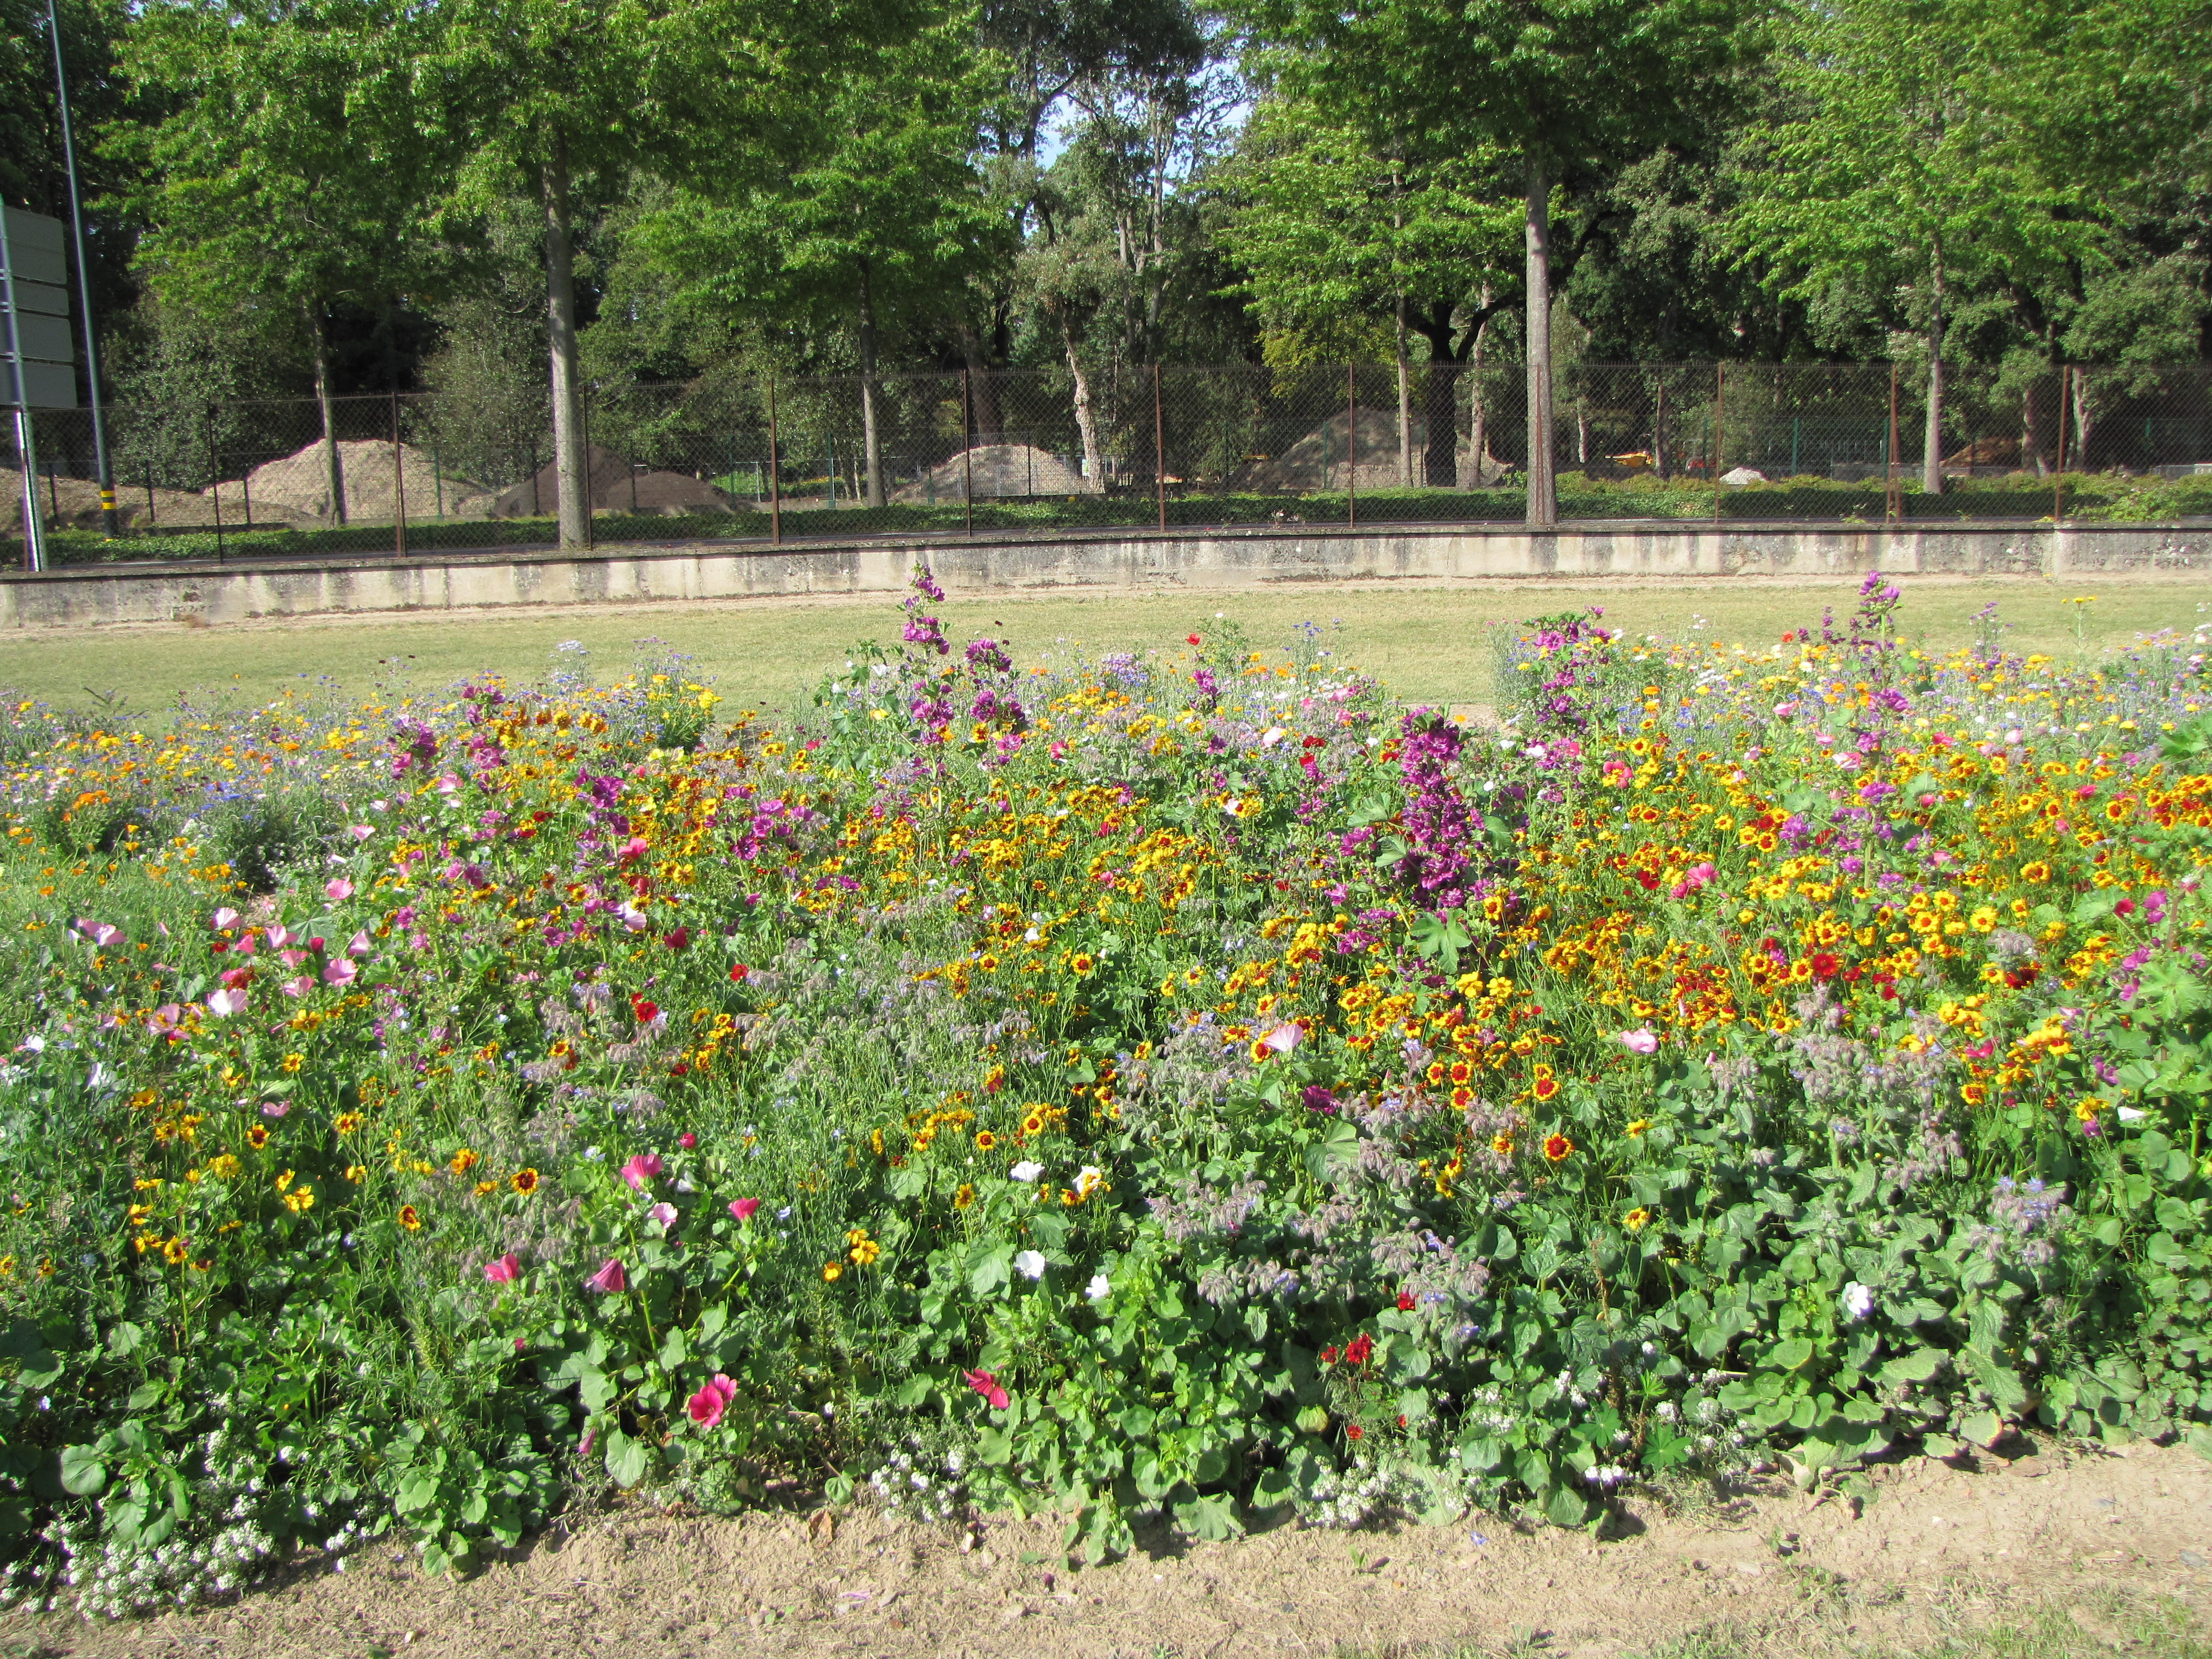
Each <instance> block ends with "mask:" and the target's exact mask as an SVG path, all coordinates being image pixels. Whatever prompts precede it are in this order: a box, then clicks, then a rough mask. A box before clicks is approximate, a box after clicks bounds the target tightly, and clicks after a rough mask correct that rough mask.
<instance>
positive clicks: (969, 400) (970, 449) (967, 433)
mask: <svg viewBox="0 0 2212 1659" xmlns="http://www.w3.org/2000/svg"><path fill="white" fill-rule="evenodd" d="M968 373H969V372H968V371H967V370H966V369H964V368H963V369H962V370H961V371H960V508H961V512H962V513H963V514H964V515H965V521H966V524H967V526H968V534H969V537H970V538H973V537H974V536H975V391H974V388H973V387H972V386H969V383H968Z"/></svg>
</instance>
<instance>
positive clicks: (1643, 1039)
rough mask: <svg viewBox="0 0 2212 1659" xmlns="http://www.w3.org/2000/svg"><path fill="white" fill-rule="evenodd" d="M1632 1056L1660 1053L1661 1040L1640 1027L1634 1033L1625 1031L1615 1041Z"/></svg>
mask: <svg viewBox="0 0 2212 1659" xmlns="http://www.w3.org/2000/svg"><path fill="white" fill-rule="evenodd" d="M1613 1041H1614V1042H1618V1043H1620V1046H1621V1047H1622V1048H1626V1049H1627V1050H1628V1052H1629V1053H1630V1054H1656V1053H1658V1051H1659V1039H1658V1038H1657V1037H1656V1036H1652V1035H1651V1033H1650V1032H1649V1031H1647V1030H1644V1029H1643V1028H1642V1027H1641V1026H1638V1028H1637V1029H1636V1030H1633V1031H1623V1032H1621V1033H1620V1035H1619V1036H1616V1037H1615V1038H1614V1039H1613Z"/></svg>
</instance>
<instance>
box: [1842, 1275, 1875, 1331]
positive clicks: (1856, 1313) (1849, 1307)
mask: <svg viewBox="0 0 2212 1659" xmlns="http://www.w3.org/2000/svg"><path fill="white" fill-rule="evenodd" d="M1873 1311H1874V1292H1873V1291H1870V1290H1869V1289H1868V1288H1867V1287H1866V1286H1865V1285H1861V1284H1859V1283H1857V1281H1856V1280H1854V1281H1853V1282H1852V1283H1850V1284H1849V1285H1844V1313H1846V1314H1847V1315H1849V1316H1850V1318H1851V1319H1852V1320H1853V1321H1854V1322H1856V1321H1858V1320H1861V1319H1864V1318H1865V1317H1866V1316H1868V1315H1869V1314H1870V1313H1872V1312H1873Z"/></svg>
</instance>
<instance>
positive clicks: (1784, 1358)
mask: <svg viewBox="0 0 2212 1659" xmlns="http://www.w3.org/2000/svg"><path fill="white" fill-rule="evenodd" d="M1812 1357H1813V1342H1812V1339H1811V1338H1809V1337H1803V1336H1792V1337H1789V1338H1786V1339H1784V1340H1782V1341H1780V1342H1778V1343H1776V1344H1775V1345H1774V1346H1773V1347H1771V1348H1770V1349H1769V1350H1768V1351H1767V1355H1766V1358H1767V1362H1768V1363H1769V1364H1773V1365H1778V1366H1779V1367H1780V1368H1781V1369H1782V1370H1785V1371H1794V1370H1797V1369H1798V1368H1799V1367H1800V1366H1802V1365H1803V1364H1804V1363H1805V1362H1806V1361H1807V1360H1808V1359H1810V1358H1812Z"/></svg>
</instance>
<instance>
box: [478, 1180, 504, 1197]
mask: <svg viewBox="0 0 2212 1659" xmlns="http://www.w3.org/2000/svg"><path fill="white" fill-rule="evenodd" d="M498 1190H499V1182H496V1181H479V1182H477V1197H478V1198H487V1197H489V1196H490V1195H491V1194H494V1193H495V1192H497V1191H498Z"/></svg>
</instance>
